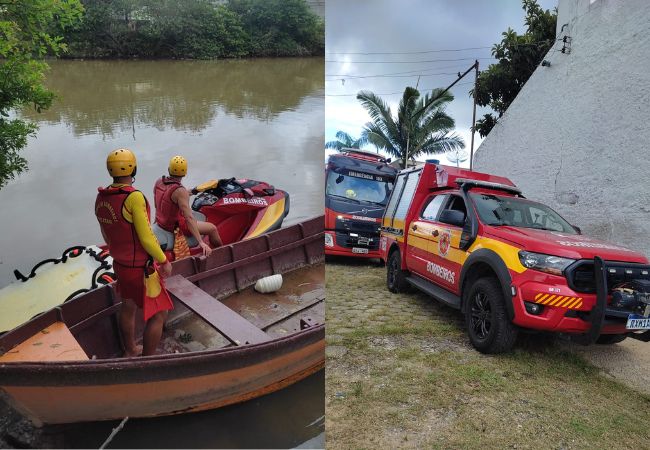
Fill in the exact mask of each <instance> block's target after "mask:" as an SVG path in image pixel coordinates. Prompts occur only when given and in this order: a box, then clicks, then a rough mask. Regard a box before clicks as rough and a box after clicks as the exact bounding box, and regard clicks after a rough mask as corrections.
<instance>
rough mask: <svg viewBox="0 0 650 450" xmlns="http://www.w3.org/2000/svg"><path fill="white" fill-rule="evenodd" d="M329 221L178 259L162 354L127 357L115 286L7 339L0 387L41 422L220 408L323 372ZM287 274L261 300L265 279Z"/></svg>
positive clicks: (1, 349)
mask: <svg viewBox="0 0 650 450" xmlns="http://www.w3.org/2000/svg"><path fill="white" fill-rule="evenodd" d="M323 263H324V253H323V217H322V216H321V217H316V218H314V219H310V220H308V221H305V222H303V223H300V224H297V225H293V226H290V227H287V228H282V229H280V230H277V231H274V232H271V233H269V234H266V235H263V236H259V237H256V238H253V239H250V240H246V241H242V242H238V243H234V244H231V245H228V246H224V247H221V248H219V249H217V250H215V251H214V252H213V253H212V255H210V257H208V258H204V257H192V258H187V259H184V260H180V261H176V262H175V263H174V265H173V267H174V272H173V276H172V277H170V278H168V279H167V288H168V290H169V292H170V293H171V294H172V298H173V299H174V302H175V309H174V311H173V313H172V314H170V316H169V318H168V321H167V324H166V328H165V332H164V335H163V339H162V342H161V346H160V349H161V354H158V355H153V356H147V357H137V358H119V357H118V356H119V355H121V353H122V345H121V342H120V336H119V332H118V323H117V316H116V313H117V312H118V310H119V307H120V299H119V298H118V297H117V296H116V294H115V291H114V289H113V286H112V285H107V286H104V287H102V288H99V289H96V290H94V291H91V292H88V293H87V294H84V295H82V296H80V297H77V298H75V299H73V300H71V301H69V302H67V303H64V304H62V305H60V306H58V307H55V308H53V309H51V310H49V311H47V312H45V313H43V314H41V315H39V316H37V317H35V318H34V319H32V320H30V321H29V322H27V323H25V324H23V325H21V326H19V327H17V328H15V329H13V330H11V331H9V332H8V333H5V334H4V335H2V336H0V355H1V356H0V390H1V391H2V392H3V393H4V395H5V396H6V397H7V399H8V401H9V402H10V403H11V404H12V405H13V406H14V407H15V408H16V409H17V410H18V411H19V412H21V413H22V414H24V415H25V416H26V417H28V418H29V419H30V420H31V421H32V422H33V423H34V424H35V425H37V426H41V425H43V424H59V423H73V422H84V421H96V420H109V419H119V418H123V417H126V416H129V417H151V416H160V415H170V414H179V413H186V412H193V411H201V410H206V409H211V408H218V407H221V406H224V405H229V404H233V403H237V402H241V401H245V400H249V399H252V398H255V397H258V396H261V395H264V394H267V393H270V392H273V391H276V390H278V389H281V388H283V387H285V386H288V385H290V384H292V383H294V382H296V381H298V380H301V379H302V378H305V377H307V376H308V375H310V374H312V373H314V372H316V371H318V370H320V369H321V368H323V367H324V362H325V327H324V317H325V305H324V298H325V290H324V265H323ZM272 274H283V277H284V283H283V286H282V288H281V289H280V290H279V291H277V292H275V293H272V294H260V293H258V292H256V291H254V290H253V288H252V287H251V286H252V285H253V284H254V283H255V282H256V281H257V280H258V279H259V278H262V277H265V276H268V275H272Z"/></svg>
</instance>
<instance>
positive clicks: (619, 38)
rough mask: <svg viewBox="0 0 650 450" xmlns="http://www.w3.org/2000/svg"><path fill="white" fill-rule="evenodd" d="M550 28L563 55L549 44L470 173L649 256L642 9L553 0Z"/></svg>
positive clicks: (632, 0)
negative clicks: (496, 179)
mask: <svg viewBox="0 0 650 450" xmlns="http://www.w3.org/2000/svg"><path fill="white" fill-rule="evenodd" d="M557 23H558V25H557V34H558V36H559V37H562V36H564V35H568V36H570V37H571V38H572V42H571V53H570V54H563V53H561V52H560V51H559V50H560V49H561V48H562V42H557V43H556V44H555V46H554V47H553V49H551V50H550V52H549V53H548V54H547V55H546V59H547V60H548V61H550V62H551V66H550V67H541V66H540V67H538V68H537V70H536V71H535V73H533V75H532V76H531V78H530V79H529V80H528V82H527V83H526V85H525V86H524V87H523V89H522V90H521V91H520V92H519V95H518V96H517V98H516V99H515V101H514V102H513V103H512V104H511V105H510V107H509V108H508V110H507V111H506V113H505V114H504V115H503V117H502V118H501V119H500V120H499V122H498V124H497V125H496V126H495V127H494V128H493V129H492V131H491V132H490V134H489V135H488V136H487V138H486V139H485V140H484V141H483V143H482V144H481V146H480V147H479V148H478V150H477V152H476V157H475V160H474V168H475V170H478V171H482V172H489V173H494V174H498V175H504V176H507V177H509V178H510V179H512V180H513V181H514V182H515V184H517V185H518V186H519V187H520V188H521V189H522V190H523V191H524V195H526V196H527V197H528V198H530V199H535V200H539V201H541V202H543V203H546V204H548V205H549V206H551V207H553V208H554V209H556V210H557V211H558V212H559V213H560V214H561V215H563V216H564V217H565V218H566V219H567V220H569V222H571V223H573V224H574V225H578V226H579V227H581V228H582V230H583V232H584V233H585V234H588V235H592V236H595V237H599V238H603V239H607V240H610V241H613V242H616V243H620V244H623V245H626V246H628V247H632V248H636V249H639V250H640V251H643V252H644V253H645V254H646V255H648V256H649V257H650V164H649V161H650V2H649V1H647V0H560V2H559V6H558V22H557ZM565 24H566V25H565Z"/></svg>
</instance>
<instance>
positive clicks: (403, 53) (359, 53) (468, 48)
mask: <svg viewBox="0 0 650 450" xmlns="http://www.w3.org/2000/svg"><path fill="white" fill-rule="evenodd" d="M489 48H492V47H467V48H450V49H443V50H423V51H415V52H325V53H326V54H328V55H423V54H425V53H443V52H463V51H466V50H483V49H489Z"/></svg>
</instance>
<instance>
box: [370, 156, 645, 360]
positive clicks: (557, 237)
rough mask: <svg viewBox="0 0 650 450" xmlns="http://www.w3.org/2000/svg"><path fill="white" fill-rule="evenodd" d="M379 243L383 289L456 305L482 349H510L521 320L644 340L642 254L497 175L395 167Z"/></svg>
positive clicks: (593, 335)
mask: <svg viewBox="0 0 650 450" xmlns="http://www.w3.org/2000/svg"><path fill="white" fill-rule="evenodd" d="M380 251H381V252H382V253H383V257H384V258H385V259H386V261H387V263H386V267H387V287H388V290H390V291H391V292H403V291H406V290H407V289H409V288H411V287H415V288H416V289H419V290H421V291H423V292H425V293H427V294H429V295H430V296H431V297H434V298H435V299H437V300H438V301H441V302H442V303H445V304H447V305H449V306H451V307H453V308H457V309H459V310H460V311H462V313H463V314H464V316H465V323H466V330H467V333H468V335H469V338H470V341H471V343H472V345H473V346H474V347H475V348H476V349H477V350H479V351H481V352H484V353H500V352H507V351H509V350H510V349H511V348H512V347H513V345H514V344H515V341H516V338H517V334H518V332H519V331H521V330H524V329H526V330H538V331H550V332H560V333H566V334H569V335H571V336H572V339H573V340H576V341H578V342H581V343H584V344H591V343H596V342H597V343H601V344H613V343H617V342H621V341H622V340H623V339H626V338H628V337H630V338H635V339H639V340H641V341H645V342H648V341H650V331H649V330H650V275H649V274H650V265H648V259H647V258H646V257H645V256H644V255H642V254H641V253H638V252H636V251H634V250H633V249H628V248H626V247H623V246H621V245H618V244H615V243H611V242H605V241H601V240H598V239H594V238H590V237H587V236H584V235H583V234H582V233H581V231H580V229H579V228H578V227H576V226H573V225H571V224H570V223H569V222H567V221H566V220H565V219H564V218H562V217H561V216H560V215H559V214H558V213H556V212H555V211H553V210H552V209H551V208H549V207H548V206H546V205H543V204H542V203H538V202H534V201H531V200H528V199H526V198H525V197H524V195H523V194H522V192H521V191H520V190H519V189H518V188H517V187H516V186H515V185H514V183H512V181H510V180H509V179H507V178H504V177H500V176H494V175H489V174H485V173H480V172H474V171H469V170H466V169H459V168H456V167H448V166H442V165H438V164H434V163H426V164H424V166H423V167H420V168H416V169H411V170H405V171H402V172H400V173H399V175H398V177H397V179H396V181H395V188H394V189H393V192H392V195H391V197H390V200H389V202H388V205H387V207H386V210H385V213H384V216H383V219H382V231H381V240H380Z"/></svg>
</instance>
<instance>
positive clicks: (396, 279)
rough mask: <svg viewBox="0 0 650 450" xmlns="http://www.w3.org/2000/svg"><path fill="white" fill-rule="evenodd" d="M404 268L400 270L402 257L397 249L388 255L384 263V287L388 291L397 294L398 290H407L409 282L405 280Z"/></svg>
mask: <svg viewBox="0 0 650 450" xmlns="http://www.w3.org/2000/svg"><path fill="white" fill-rule="evenodd" d="M406 274H407V272H406V271H405V270H402V257H401V255H400V252H399V250H395V251H394V252H393V253H391V254H390V256H389V257H388V262H387V263H386V287H387V288H388V290H389V291H391V292H393V293H395V294H399V293H400V292H406V291H407V290H408V287H409V284H408V281H406Z"/></svg>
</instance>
